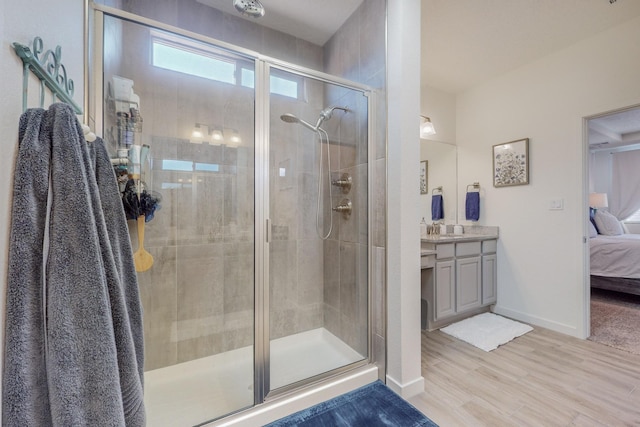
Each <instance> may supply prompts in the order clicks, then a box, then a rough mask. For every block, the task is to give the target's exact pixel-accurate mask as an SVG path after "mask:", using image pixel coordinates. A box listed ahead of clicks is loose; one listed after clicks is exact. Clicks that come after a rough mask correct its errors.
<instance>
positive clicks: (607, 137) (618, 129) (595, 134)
mask: <svg viewBox="0 0 640 427" xmlns="http://www.w3.org/2000/svg"><path fill="white" fill-rule="evenodd" d="M632 144H640V108H634V109H631V110H627V111H622V112H619V113H615V114H610V115H607V116H603V117H598V118H595V119H591V120H589V146H590V147H591V148H592V149H607V150H609V149H611V148H615V147H621V146H627V145H632Z"/></svg>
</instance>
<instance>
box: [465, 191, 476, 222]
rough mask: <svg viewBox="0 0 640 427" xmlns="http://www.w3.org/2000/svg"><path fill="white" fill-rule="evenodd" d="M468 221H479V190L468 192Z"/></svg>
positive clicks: (466, 212) (466, 209)
mask: <svg viewBox="0 0 640 427" xmlns="http://www.w3.org/2000/svg"><path fill="white" fill-rule="evenodd" d="M464 212H465V216H466V218H467V221H477V220H478V219H480V193H479V192H477V191H471V192H467V199H466V201H465V207H464Z"/></svg>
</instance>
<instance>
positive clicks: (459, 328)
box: [440, 313, 533, 351]
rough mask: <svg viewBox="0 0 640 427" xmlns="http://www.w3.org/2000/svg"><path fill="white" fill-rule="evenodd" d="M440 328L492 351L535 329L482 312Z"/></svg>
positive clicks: (446, 332)
mask: <svg viewBox="0 0 640 427" xmlns="http://www.w3.org/2000/svg"><path fill="white" fill-rule="evenodd" d="M440 330H441V331H442V332H444V333H445V334H448V335H451V336H453V337H456V338H458V339H460V340H462V341H465V342H468V343H469V344H471V345H474V346H476V347H478V348H480V349H482V350H484V351H491V350H495V349H496V348H498V346H500V345H502V344H506V343H508V342H509V341H511V340H512V339H514V338H517V337H519V336H521V335H524V334H526V333H527V332H530V331H533V328H532V327H531V326H529V325H525V324H524V323H520V322H516V321H514V320H510V319H506V318H504V317H502V316H498V315H497V314H493V313H482V314H478V315H477V316H473V317H470V318H468V319H464V320H461V321H459V322H457V323H453V324H451V325H449V326H447V327H444V328H442V329H440Z"/></svg>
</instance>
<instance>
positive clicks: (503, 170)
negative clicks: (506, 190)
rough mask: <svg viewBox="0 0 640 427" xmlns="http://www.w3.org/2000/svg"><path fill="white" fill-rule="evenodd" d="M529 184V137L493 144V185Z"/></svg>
mask: <svg viewBox="0 0 640 427" xmlns="http://www.w3.org/2000/svg"><path fill="white" fill-rule="evenodd" d="M525 184H529V138H524V139H518V140H515V141H511V142H505V143H504V144H497V145H494V146H493V186H494V187H509V186H512V185H525Z"/></svg>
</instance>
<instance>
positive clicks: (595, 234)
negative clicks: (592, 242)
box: [589, 221, 598, 237]
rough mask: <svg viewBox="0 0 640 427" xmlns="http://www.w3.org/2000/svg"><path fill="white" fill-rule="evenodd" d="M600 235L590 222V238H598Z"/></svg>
mask: <svg viewBox="0 0 640 427" xmlns="http://www.w3.org/2000/svg"><path fill="white" fill-rule="evenodd" d="M597 235H598V230H596V227H595V226H594V225H593V223H592V222H591V221H589V237H596V236H597Z"/></svg>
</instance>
